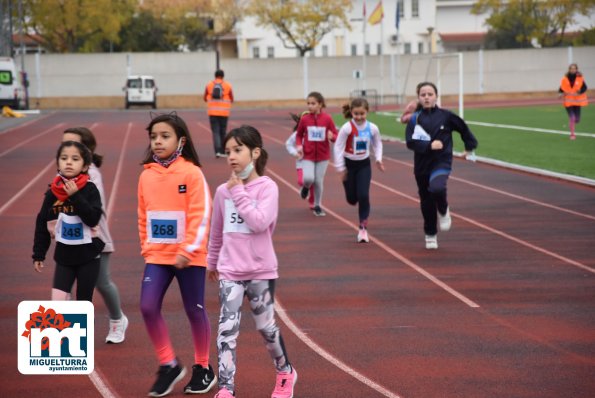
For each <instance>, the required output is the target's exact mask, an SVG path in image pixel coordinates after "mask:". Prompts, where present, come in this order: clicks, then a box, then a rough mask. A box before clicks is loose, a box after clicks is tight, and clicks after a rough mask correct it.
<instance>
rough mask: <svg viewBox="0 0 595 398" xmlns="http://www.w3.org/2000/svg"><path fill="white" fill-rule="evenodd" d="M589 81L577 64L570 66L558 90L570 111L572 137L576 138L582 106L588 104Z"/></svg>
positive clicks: (569, 123)
mask: <svg viewBox="0 0 595 398" xmlns="http://www.w3.org/2000/svg"><path fill="white" fill-rule="evenodd" d="M586 91H587V83H585V79H584V78H583V75H582V73H580V72H579V71H578V65H577V64H570V66H568V73H566V74H565V75H564V77H563V78H562V80H561V81H560V88H559V89H558V92H559V93H560V97H562V96H563V97H564V108H566V113H568V127H569V128H570V139H571V140H574V139H576V135H575V134H574V126H575V125H576V124H577V123H579V122H580V121H581V108H582V107H583V106H587V104H588V101H587V93H586Z"/></svg>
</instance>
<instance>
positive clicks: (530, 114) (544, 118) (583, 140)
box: [334, 105, 595, 179]
mask: <svg viewBox="0 0 595 398" xmlns="http://www.w3.org/2000/svg"><path fill="white" fill-rule="evenodd" d="M397 115H398V114H397V113H391V112H386V113H385V112H380V113H371V114H370V115H369V116H368V118H369V120H370V121H372V122H374V123H376V124H377V125H378V127H379V128H380V131H381V133H382V135H385V136H392V137H395V138H398V139H401V140H404V139H405V125H403V124H400V123H397V122H396V121H395V118H396V116H397ZM334 118H335V122H336V123H337V125H339V126H340V125H342V124H343V123H344V122H345V119H343V117H342V116H341V115H334ZM465 120H466V121H467V123H468V124H469V127H470V128H471V131H473V133H474V134H475V136H476V137H477V140H478V141H479V147H478V149H477V151H476V154H477V156H483V157H488V158H492V159H497V160H502V161H506V162H509V163H515V164H519V165H523V166H530V167H537V168H540V169H545V170H549V171H554V172H558V173H565V174H572V175H576V176H581V177H586V178H590V179H595V107H594V106H593V105H591V106H587V107H585V108H583V109H582V114H581V122H580V124H578V125H577V128H576V133H577V139H576V140H575V141H571V140H570V139H569V138H568V136H569V133H568V117H567V115H566V111H565V110H564V108H563V107H562V106H560V105H544V106H534V107H526V106H523V107H511V108H501V107H499V108H481V109H465ZM476 123H481V124H476ZM496 125H497V126H496ZM538 129H543V130H548V131H547V132H546V131H538ZM581 133H585V135H581ZM455 134H456V133H455ZM454 142H455V151H462V150H463V145H462V141H461V140H460V138H457V137H456V136H455V140H454Z"/></svg>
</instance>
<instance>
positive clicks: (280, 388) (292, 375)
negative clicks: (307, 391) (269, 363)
mask: <svg viewBox="0 0 595 398" xmlns="http://www.w3.org/2000/svg"><path fill="white" fill-rule="evenodd" d="M296 382H297V371H296V370H295V368H294V367H293V366H292V367H291V372H277V383H276V384H275V389H274V390H273V394H272V395H271V398H292V397H293V386H295V383H296Z"/></svg>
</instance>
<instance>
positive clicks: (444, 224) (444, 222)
mask: <svg viewBox="0 0 595 398" xmlns="http://www.w3.org/2000/svg"><path fill="white" fill-rule="evenodd" d="M451 224H452V219H451V218H450V210H449V208H448V207H447V208H446V213H445V214H444V215H442V214H440V212H438V225H439V226H440V231H448V230H450V226H451Z"/></svg>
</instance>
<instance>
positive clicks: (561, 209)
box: [383, 156, 595, 220]
mask: <svg viewBox="0 0 595 398" xmlns="http://www.w3.org/2000/svg"><path fill="white" fill-rule="evenodd" d="M383 159H384V160H389V161H391V162H394V163H398V164H402V165H404V166H407V167H409V168H413V164H412V163H409V162H404V161H402V160H398V159H394V158H391V157H387V156H383ZM449 178H451V179H452V180H454V181H458V182H462V183H463V184H467V185H471V186H474V187H476V188H481V189H484V190H486V191H490V192H495V193H499V194H500V195H504V196H508V197H511V198H514V199H518V200H521V201H525V202H529V203H533V204H535V205H538V206H543V207H547V208H550V209H553V210H557V211H561V212H564V213H568V214H573V215H575V216H578V217H584V218H588V219H590V220H595V216H592V215H590V214H585V213H580V212H578V211H574V210H570V209H565V208H563V207H559V206H555V205H551V204H549V203H545V202H541V201H539V200H535V199H531V198H528V197H526V196H522V195H517V194H514V193H511V192H506V191H502V190H501V189H497V188H492V187H489V186H487V185H483V184H479V183H476V182H472V181H469V180H465V179H463V178H460V177H455V176H453V175H450V176H449Z"/></svg>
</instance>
